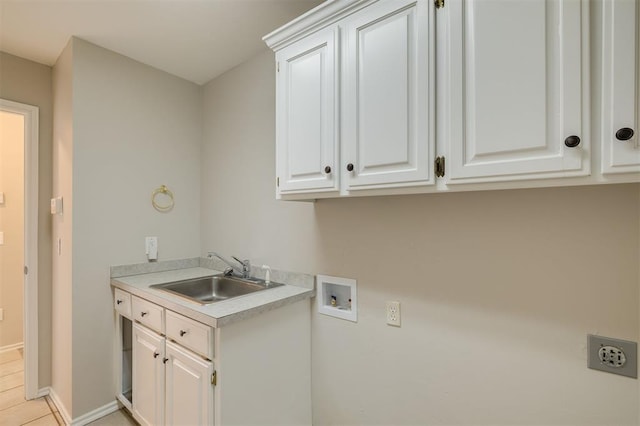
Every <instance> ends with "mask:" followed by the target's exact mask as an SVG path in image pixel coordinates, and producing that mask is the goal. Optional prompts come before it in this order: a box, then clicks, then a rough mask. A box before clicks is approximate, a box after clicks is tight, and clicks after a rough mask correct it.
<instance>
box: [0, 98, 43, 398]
mask: <svg viewBox="0 0 640 426" xmlns="http://www.w3.org/2000/svg"><path fill="white" fill-rule="evenodd" d="M0 309H1V310H2V311H1V315H2V318H1V320H0V352H4V353H6V352H9V351H18V353H20V352H21V355H22V357H23V359H24V364H23V367H24V368H23V370H24V394H25V398H26V399H34V398H37V397H38V396H41V395H39V389H38V107H35V106H31V105H26V104H21V103H18V102H12V101H8V100H4V99H0Z"/></svg>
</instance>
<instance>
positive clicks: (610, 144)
mask: <svg viewBox="0 0 640 426" xmlns="http://www.w3.org/2000/svg"><path fill="white" fill-rule="evenodd" d="M639 22H640V0H599V1H591V0H328V1H325V2H324V3H322V4H321V5H319V6H318V7H316V8H315V9H313V10H311V11H309V12H307V13H306V14H304V15H303V16H301V17H299V18H298V19H295V20H293V21H291V22H290V23H288V24H286V25H284V26H283V27H281V28H279V29H278V30H276V31H274V32H272V33H271V34H269V35H267V36H265V37H264V40H265V41H266V43H267V44H268V45H269V47H271V48H272V49H273V50H274V51H275V52H276V57H277V58H278V63H279V67H280V71H279V72H278V77H277V85H278V88H277V99H278V100H277V107H276V116H277V123H278V125H277V130H276V150H277V161H278V166H277V173H278V178H279V189H278V196H280V197H281V198H284V199H289V200H300V199H309V198H322V197H336V196H360V195H386V194H410V193H426V192H436V191H472V190H480V189H505V188H521V187H522V188H524V187H526V188H529V187H544V186H561V185H587V184H600V183H616V182H640V135H638V131H639V125H640V29H639ZM591 26H592V27H593V28H591ZM592 74H593V77H592ZM591 129H594V131H595V133H594V135H595V137H593V138H592V134H591V132H592V131H591ZM598 163H601V164H598ZM592 172H593V174H592Z"/></svg>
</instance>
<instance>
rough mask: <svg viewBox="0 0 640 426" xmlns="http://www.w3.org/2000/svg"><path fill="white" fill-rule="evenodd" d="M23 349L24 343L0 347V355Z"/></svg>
mask: <svg viewBox="0 0 640 426" xmlns="http://www.w3.org/2000/svg"><path fill="white" fill-rule="evenodd" d="M22 348H24V343H23V342H20V343H14V344H13V345H7V346H2V347H0V354H1V353H3V352H9V351H13V350H15V349H22Z"/></svg>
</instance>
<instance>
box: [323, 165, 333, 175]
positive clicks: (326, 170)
mask: <svg viewBox="0 0 640 426" xmlns="http://www.w3.org/2000/svg"><path fill="white" fill-rule="evenodd" d="M324 172H325V173H326V174H329V173H331V167H330V166H327V167H325V168H324Z"/></svg>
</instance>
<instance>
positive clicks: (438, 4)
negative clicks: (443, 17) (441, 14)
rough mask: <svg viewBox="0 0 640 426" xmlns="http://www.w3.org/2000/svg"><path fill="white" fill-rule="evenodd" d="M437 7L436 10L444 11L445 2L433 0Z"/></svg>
mask: <svg viewBox="0 0 640 426" xmlns="http://www.w3.org/2000/svg"><path fill="white" fill-rule="evenodd" d="M433 2H434V3H435V5H436V9H442V8H443V7H444V0H433Z"/></svg>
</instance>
